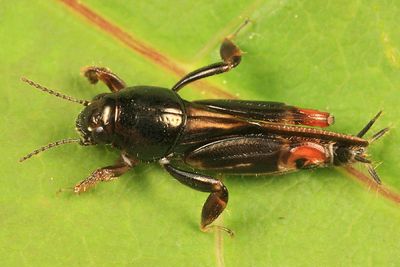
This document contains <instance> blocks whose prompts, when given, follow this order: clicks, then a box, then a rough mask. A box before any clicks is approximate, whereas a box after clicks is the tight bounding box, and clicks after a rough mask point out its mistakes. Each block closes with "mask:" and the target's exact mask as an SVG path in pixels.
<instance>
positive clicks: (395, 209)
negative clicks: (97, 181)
mask: <svg viewBox="0 0 400 267" xmlns="http://www.w3.org/2000/svg"><path fill="white" fill-rule="evenodd" d="M81 2H82V3H83V4H84V5H85V6H86V7H87V8H88V10H91V11H92V12H94V13H96V14H98V15H99V16H100V17H102V18H104V19H106V20H107V21H109V22H111V23H112V24H113V25H116V26H117V27H119V28H120V29H122V30H123V32H125V33H126V34H128V35H129V36H131V37H133V38H135V40H139V41H140V42H142V43H143V44H145V45H146V46H148V47H151V48H153V49H154V50H155V51H158V52H159V53H160V54H161V55H163V56H165V57H166V58H167V59H168V62H169V63H171V64H173V65H174V66H177V67H178V68H179V69H181V70H184V71H185V72H187V71H190V70H193V69H195V68H198V67H200V66H203V65H206V64H209V63H213V62H216V61H218V60H219V56H218V47H219V44H220V41H221V40H222V38H223V37H224V36H226V35H228V34H230V33H232V32H233V31H234V30H235V29H236V28H237V27H238V26H239V25H240V23H242V22H243V21H244V19H245V18H246V17H249V18H251V20H252V23H251V24H250V25H249V26H247V27H246V28H245V29H244V30H243V31H242V32H241V33H240V34H239V36H238V37H237V39H236V42H237V43H238V44H239V45H240V47H241V49H242V50H243V51H245V52H246V54H245V56H244V58H243V60H242V63H241V65H240V66H239V67H238V68H237V69H235V70H233V71H231V72H229V73H226V74H224V75H220V76H219V77H213V78H209V79H207V81H208V85H210V84H212V85H213V86H217V87H218V88H221V89H222V90H224V91H225V92H228V93H230V94H232V95H235V96H237V97H239V98H242V99H256V100H273V101H283V102H287V103H290V104H293V105H296V106H301V107H307V108H315V109H321V110H327V111H329V112H332V113H333V114H334V115H335V116H336V124H335V125H334V126H333V127H332V130H334V131H337V132H343V133H349V134H355V133H357V132H358V131H359V130H360V129H361V128H362V127H363V126H364V125H365V124H366V123H367V122H368V121H369V120H370V119H371V118H372V117H373V116H374V115H375V114H376V113H377V112H378V111H379V110H381V109H384V114H383V116H382V118H380V119H379V121H378V122H377V123H376V125H375V126H374V127H373V130H372V132H376V131H378V130H379V129H381V128H383V127H386V126H388V125H389V126H392V128H393V129H392V130H391V131H390V133H389V134H388V135H387V136H385V137H384V138H382V139H381V140H379V141H378V142H376V143H374V144H373V146H371V148H370V154H371V157H372V158H373V159H374V160H375V161H376V162H383V164H381V165H380V166H379V168H378V170H377V171H378V172H379V174H380V176H381V178H382V180H383V183H384V184H385V186H386V187H388V188H391V190H393V191H394V192H398V191H399V189H400V179H398V175H397V172H398V170H397V167H398V166H399V163H400V159H399V157H398V155H399V152H400V150H399V146H398V140H399V133H398V130H397V129H396V126H397V122H398V114H399V112H400V109H399V105H398V103H399V100H400V97H399V96H400V91H399V90H400V75H399V74H400V35H399V34H398V25H400V21H399V16H398V14H399V12H400V4H399V3H398V2H396V1H372V0H371V1H357V0H354V1H353V0H350V1H341V0H340V1H328V2H326V1H316V0H314V1H285V0H283V1H276V0H271V1H254V2H252V3H248V2H247V1H227V0H223V1H187V2H185V1H175V2H174V3H171V2H166V1H165V2H163V1H156V0H153V1H134V2H132V1H126V0H118V1H94V0H85V1H81ZM65 3H75V2H74V1H72V0H68V1H67V0H65V2H61V1H17V2H15V3H11V2H9V1H7V2H6V1H3V2H1V3H0V36H1V38H2V39H1V40H2V41H1V45H2V47H1V48H2V49H1V51H2V54H1V55H2V56H1V59H2V64H1V65H0V71H1V73H2V76H1V77H2V78H3V83H2V87H3V89H2V90H1V94H2V97H1V99H2V113H3V116H2V117H1V124H0V127H1V132H2V142H1V144H2V146H1V149H2V152H3V153H2V158H3V160H2V161H1V177H2V179H1V184H0V188H2V189H1V196H0V201H1V202H0V226H1V230H0V240H1V241H0V242H1V243H0V245H1V250H0V251H1V252H0V265H1V266H128V265H133V266H215V265H218V266H222V265H223V264H224V263H225V264H226V265H227V266H397V265H398V264H399V262H400V256H399V249H400V246H399V242H398V240H399V239H400V231H398V229H397V227H398V226H399V224H400V209H399V206H398V204H397V203H395V202H394V201H393V200H389V199H388V198H387V197H385V196H384V195H383V194H381V193H377V192H375V191H374V190H373V189H369V188H368V187H367V186H365V185H364V184H362V183H359V182H357V179H354V176H352V175H350V174H349V173H348V172H347V171H345V170H344V169H334V168H328V169H318V170H314V171H302V172H298V173H293V174H289V175H283V176H258V177H231V176H224V182H225V184H226V185H227V187H228V188H229V190H230V202H229V205H228V207H227V210H226V211H225V212H224V214H223V216H222V219H221V220H219V223H220V224H223V225H225V226H227V227H229V228H231V229H233V230H234V231H235V232H236V236H235V238H234V239H230V238H228V237H227V236H226V235H225V234H224V233H215V234H213V233H208V234H205V233H202V232H201V231H199V229H198V222H199V217H200V211H201V206H202V204H203V202H204V200H205V198H206V196H207V195H206V194H204V193H200V192H196V191H193V190H191V189H188V188H186V187H184V186H181V185H180V184H179V183H177V182H176V181H175V180H173V179H172V178H171V177H170V176H169V175H168V174H166V173H165V172H164V171H163V170H162V169H161V168H160V167H158V166H157V165H156V164H150V165H145V164H144V165H141V166H139V167H138V168H135V169H134V170H133V171H131V172H129V174H126V175H124V176H123V177H122V178H120V179H119V180H117V181H114V182H111V183H107V184H101V185H99V186H98V187H97V188H96V189H95V190H92V191H91V192H88V193H86V194H82V195H80V196H74V195H72V193H68V192H64V193H61V194H58V195H57V194H56V191H57V190H58V189H60V188H68V187H71V186H73V185H74V184H75V183H77V182H78V181H80V180H82V179H83V178H85V177H86V176H87V175H88V174H89V173H90V172H91V171H93V170H94V169H96V168H98V167H102V166H106V165H108V164H110V163H112V162H113V161H114V160H115V158H116V157H117V155H118V152H117V151H114V150H112V149H111V148H104V147H78V146H76V145H66V146H64V147H62V148H61V147H60V148H58V149H54V150H52V151H49V152H46V153H44V154H42V155H40V156H37V157H35V158H33V159H31V160H29V161H27V162H25V163H23V164H19V163H18V162H17V161H18V159H19V158H20V157H21V156H23V155H24V153H27V152H29V151H31V150H32V149H35V148H37V147H38V146H40V145H42V144H45V143H47V142H49V141H54V140H58V139H61V138H65V137H75V136H77V135H76V133H75V130H74V128H75V125H74V124H75V117H76V116H77V114H78V113H79V111H80V109H81V108H82V107H81V106H79V105H76V104H73V103H68V102H66V101H62V100H58V99H56V98H54V97H51V96H48V95H45V94H43V93H40V92H38V91H36V90H33V89H32V88H30V87H28V86H27V85H26V84H23V83H21V82H20V80H19V79H20V77H21V76H26V77H29V78H31V79H33V80H35V81H37V82H39V83H41V84H43V85H46V86H49V87H50V88H55V89H57V90H58V91H61V92H63V93H65V94H68V95H72V96H75V97H77V98H84V99H90V98H91V97H93V96H94V95H95V94H99V93H101V92H105V91H106V90H107V89H106V87H105V86H103V85H97V86H95V87H94V86H91V85H89V84H88V83H87V82H86V81H85V80H84V79H83V77H81V76H80V75H79V69H80V68H81V67H82V66H86V65H99V66H107V67H109V68H110V69H112V70H113V71H114V72H116V73H118V74H119V75H120V76H121V77H122V78H124V80H125V81H126V82H127V83H128V84H129V85H136V84H148V85H157V86H164V87H171V86H172V85H173V84H174V83H175V82H176V81H177V80H178V79H179V77H178V75H176V74H175V73H176V72H174V71H172V70H171V69H169V67H168V66H165V65H162V64H161V63H160V61H157V60H154V58H153V59H151V57H149V56H146V55H143V53H142V54H141V53H138V52H137V51H135V50H134V49H132V47H129V46H127V45H126V43H124V42H123V41H121V40H119V39H118V38H116V37H115V36H112V35H111V34H110V32H107V30H106V29H105V28H103V29H101V28H99V27H98V26H96V23H94V22H93V21H92V22H90V21H89V20H88V19H86V18H84V17H83V16H82V14H79V12H77V11H76V9H72V8H70V7H68V6H67V5H66V4H65ZM75 4H76V3H75ZM80 7H82V6H80ZM97 22H98V21H97ZM202 85H204V84H196V85H193V86H190V87H187V88H185V89H184V90H183V91H182V95H183V96H184V97H185V98H186V99H189V100H190V99H200V98H210V97H217V95H216V94H215V90H214V89H212V90H211V89H209V88H210V86H208V85H207V84H206V85H204V87H202ZM356 168H358V169H360V171H365V170H364V168H363V167H362V166H356Z"/></svg>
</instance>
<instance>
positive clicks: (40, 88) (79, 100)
mask: <svg viewBox="0 0 400 267" xmlns="http://www.w3.org/2000/svg"><path fill="white" fill-rule="evenodd" d="M21 81H23V82H25V83H27V84H29V85H30V86H33V87H35V88H36V89H39V90H41V91H43V92H46V93H49V94H51V95H54V96H56V97H59V98H62V99H65V100H68V101H71V102H75V103H79V104H82V105H84V106H87V105H89V104H90V102H89V101H87V100H81V99H76V98H73V97H71V96H67V95H64V94H61V93H59V92H57V91H54V90H52V89H49V88H46V87H44V86H42V85H40V84H38V83H35V82H34V81H31V80H29V79H27V78H25V77H21Z"/></svg>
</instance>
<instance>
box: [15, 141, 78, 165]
mask: <svg viewBox="0 0 400 267" xmlns="http://www.w3.org/2000/svg"><path fill="white" fill-rule="evenodd" d="M80 141H81V140H80V139H71V138H67V139H62V140H59V141H55V142H53V143H50V144H47V145H45V146H42V147H40V148H38V149H35V150H33V151H32V152H31V153H29V154H27V155H26V156H23V157H22V158H20V159H19V162H23V161H25V160H27V159H29V158H31V157H32V156H35V155H37V154H39V153H41V152H43V151H46V150H49V149H50V148H53V147H56V146H60V145H65V144H71V143H79V142H80Z"/></svg>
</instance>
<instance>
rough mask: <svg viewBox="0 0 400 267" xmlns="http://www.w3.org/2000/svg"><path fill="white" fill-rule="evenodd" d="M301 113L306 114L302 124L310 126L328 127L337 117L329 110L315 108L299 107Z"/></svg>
mask: <svg viewBox="0 0 400 267" xmlns="http://www.w3.org/2000/svg"><path fill="white" fill-rule="evenodd" d="M298 110H299V112H300V114H302V115H303V116H304V121H303V122H302V124H304V125H308V126H317V127H328V126H329V125H331V124H333V123H334V121H335V119H334V117H333V116H332V115H330V114H329V113H328V112H323V111H318V110H315V109H303V108H299V109H298Z"/></svg>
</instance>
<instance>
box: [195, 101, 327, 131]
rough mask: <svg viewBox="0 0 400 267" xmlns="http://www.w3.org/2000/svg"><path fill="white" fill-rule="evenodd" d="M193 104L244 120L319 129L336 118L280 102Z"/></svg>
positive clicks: (205, 102) (325, 113)
mask: <svg viewBox="0 0 400 267" xmlns="http://www.w3.org/2000/svg"><path fill="white" fill-rule="evenodd" d="M193 103H195V104H197V105H199V106H203V107H206V108H208V109H209V110H213V111H215V112H219V113H223V114H229V115H232V116H236V117H240V118H243V119H253V120H260V121H266V122H275V123H284V124H296V125H306V126H317V127H327V126H329V125H331V124H332V123H333V122H334V117H333V116H332V115H330V114H329V113H328V112H322V111H318V110H313V109H303V108H298V107H294V106H289V105H286V104H284V103H279V102H267V101H246V100H226V99H215V100H199V101H193Z"/></svg>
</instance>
